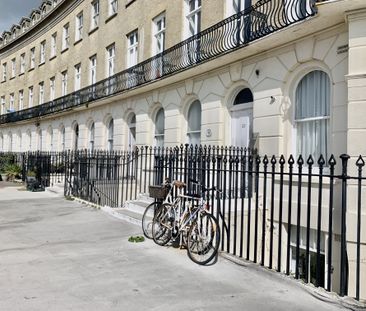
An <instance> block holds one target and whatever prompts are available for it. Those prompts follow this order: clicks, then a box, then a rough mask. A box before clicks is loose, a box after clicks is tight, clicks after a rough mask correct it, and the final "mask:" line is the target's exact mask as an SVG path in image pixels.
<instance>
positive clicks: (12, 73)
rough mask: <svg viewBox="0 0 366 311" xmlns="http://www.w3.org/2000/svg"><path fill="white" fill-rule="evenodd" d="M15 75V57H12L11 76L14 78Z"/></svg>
mask: <svg viewBox="0 0 366 311" xmlns="http://www.w3.org/2000/svg"><path fill="white" fill-rule="evenodd" d="M15 75H16V59H15V58H13V59H12V60H11V76H10V77H11V78H14V77H15Z"/></svg>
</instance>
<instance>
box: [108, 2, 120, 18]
mask: <svg viewBox="0 0 366 311" xmlns="http://www.w3.org/2000/svg"><path fill="white" fill-rule="evenodd" d="M117 12H118V1H117V0H108V16H112V15H114V14H117Z"/></svg>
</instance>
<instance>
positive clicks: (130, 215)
mask: <svg viewBox="0 0 366 311" xmlns="http://www.w3.org/2000/svg"><path fill="white" fill-rule="evenodd" d="M101 210H102V211H104V212H106V213H107V214H109V215H111V216H113V217H115V218H118V219H122V220H125V221H128V222H129V223H132V224H135V225H137V226H140V227H141V225H142V214H140V213H136V212H134V211H131V210H128V209H126V208H111V207H107V206H104V207H102V208H101Z"/></svg>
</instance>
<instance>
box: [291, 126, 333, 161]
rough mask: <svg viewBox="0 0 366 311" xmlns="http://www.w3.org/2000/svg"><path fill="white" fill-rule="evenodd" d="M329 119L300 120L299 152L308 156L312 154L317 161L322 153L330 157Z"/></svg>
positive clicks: (298, 130) (298, 128) (298, 129)
mask: <svg viewBox="0 0 366 311" xmlns="http://www.w3.org/2000/svg"><path fill="white" fill-rule="evenodd" d="M328 133H329V119H324V120H316V121H307V122H299V123H298V125H297V149H298V150H297V153H298V154H302V155H303V156H305V157H306V158H307V157H308V156H309V155H311V156H312V157H313V159H314V161H315V162H317V161H318V159H319V157H320V155H323V157H324V158H325V159H328V151H327V149H328V148H327V146H328Z"/></svg>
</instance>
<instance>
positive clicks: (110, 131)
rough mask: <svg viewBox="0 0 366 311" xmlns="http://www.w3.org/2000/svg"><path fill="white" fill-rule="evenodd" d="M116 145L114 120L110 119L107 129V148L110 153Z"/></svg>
mask: <svg viewBox="0 0 366 311" xmlns="http://www.w3.org/2000/svg"><path fill="white" fill-rule="evenodd" d="M113 145H114V120H113V119H110V120H109V122H108V128H107V148H108V151H113V147H114V146H113Z"/></svg>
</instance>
